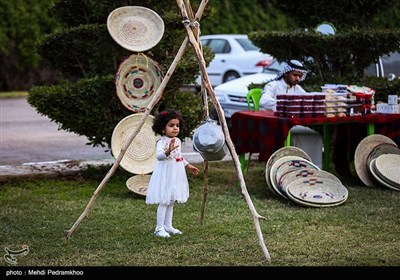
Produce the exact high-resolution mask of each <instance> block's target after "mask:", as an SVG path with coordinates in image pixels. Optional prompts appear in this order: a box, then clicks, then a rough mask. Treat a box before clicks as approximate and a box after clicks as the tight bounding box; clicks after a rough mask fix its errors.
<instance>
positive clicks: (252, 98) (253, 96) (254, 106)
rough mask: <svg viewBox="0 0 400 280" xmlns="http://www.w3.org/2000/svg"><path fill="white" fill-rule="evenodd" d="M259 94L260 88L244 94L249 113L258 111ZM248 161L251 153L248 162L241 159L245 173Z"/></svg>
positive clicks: (248, 165) (248, 164)
mask: <svg viewBox="0 0 400 280" xmlns="http://www.w3.org/2000/svg"><path fill="white" fill-rule="evenodd" d="M261 92H262V89H261V88H253V89H251V90H249V92H248V93H247V94H246V101H247V107H248V108H249V110H250V111H258V110H259V109H260V98H261ZM250 159H251V153H249V158H248V160H246V159H245V157H243V158H242V159H241V160H242V161H244V164H242V166H243V167H244V169H247V171H249V167H250ZM242 171H243V170H242Z"/></svg>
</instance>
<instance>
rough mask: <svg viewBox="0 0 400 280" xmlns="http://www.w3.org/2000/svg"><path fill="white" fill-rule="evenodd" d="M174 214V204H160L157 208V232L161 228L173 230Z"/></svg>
mask: <svg viewBox="0 0 400 280" xmlns="http://www.w3.org/2000/svg"><path fill="white" fill-rule="evenodd" d="M173 213H174V202H171V203H170V204H169V205H167V204H159V205H158V208H157V226H156V230H159V229H161V228H172V216H173Z"/></svg>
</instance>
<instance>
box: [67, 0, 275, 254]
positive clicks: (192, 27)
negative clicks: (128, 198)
mask: <svg viewBox="0 0 400 280" xmlns="http://www.w3.org/2000/svg"><path fill="white" fill-rule="evenodd" d="M176 2H177V5H178V7H179V9H180V11H181V14H182V17H183V25H184V27H185V29H186V32H187V36H186V38H185V39H184V41H183V42H182V45H181V47H180V48H179V50H178V53H177V55H176V56H175V58H174V60H173V62H172V63H171V65H170V68H169V69H168V71H167V73H166V75H165V77H164V79H163V81H162V82H161V84H160V86H159V88H158V89H157V91H156V93H155V95H154V97H153V99H152V100H151V101H150V103H149V104H148V106H147V107H146V110H145V112H144V113H143V115H142V117H141V119H140V121H139V123H138V124H137V126H136V129H135V130H134V131H133V133H132V134H130V136H129V137H128V138H127V140H126V143H125V146H124V147H123V148H122V149H121V152H120V153H119V155H118V157H117V159H116V160H115V162H114V164H113V165H112V167H111V168H110V170H109V171H108V173H107V174H106V176H105V177H104V178H103V180H102V181H101V183H100V184H99V186H98V187H97V189H96V190H95V192H94V194H93V195H92V197H91V199H90V201H89V203H88V205H87V206H86V208H85V210H84V211H83V213H82V214H81V215H80V216H79V218H78V219H77V220H76V222H75V223H74V224H73V226H72V227H71V228H70V229H69V230H67V231H66V235H67V238H70V237H71V235H72V234H73V232H74V230H75V229H76V228H77V227H78V226H79V224H80V223H81V222H82V220H83V219H84V218H85V217H86V216H87V215H88V214H89V211H90V209H91V208H92V206H93V204H94V202H95V200H96V198H97V197H98V195H99V193H100V191H101V190H102V189H103V188H104V186H105V185H106V184H107V182H108V181H109V179H110V178H111V177H112V175H113V174H114V173H115V171H116V170H117V168H118V166H119V164H120V162H121V160H122V158H123V157H124V155H125V152H126V151H127V149H128V147H129V145H130V144H131V143H132V141H133V140H134V139H135V137H136V135H137V134H138V133H139V131H140V130H141V128H142V127H143V124H144V123H145V121H146V118H147V117H148V116H149V114H150V112H151V110H152V109H153V108H154V106H155V105H156V104H157V103H158V102H159V101H160V99H161V97H162V93H163V91H164V89H165V87H166V85H167V83H168V81H169V79H170V78H171V76H172V73H173V72H174V71H175V68H176V66H177V64H178V63H179V61H180V59H181V58H182V55H183V54H184V51H185V49H186V46H187V44H188V42H190V43H191V45H192V47H193V48H194V50H195V53H196V57H197V60H198V63H199V67H200V71H201V76H202V81H203V85H204V87H205V89H206V91H207V95H208V96H209V97H210V100H211V102H212V103H213V105H214V107H215V109H216V111H217V114H218V118H219V121H220V123H221V127H222V130H223V132H224V134H225V142H226V144H227V146H228V149H229V151H230V154H231V157H232V159H233V162H234V166H235V169H236V172H237V175H238V177H239V181H240V187H241V190H242V194H243V196H244V198H245V200H246V203H247V205H248V207H249V209H250V212H251V214H252V216H253V222H254V225H255V228H256V233H257V237H258V240H259V244H260V246H261V248H262V251H263V253H264V255H265V258H266V259H267V261H271V257H270V255H269V252H268V249H267V247H266V245H265V242H264V238H263V235H262V231H261V226H260V222H259V220H260V219H265V217H263V216H261V215H259V214H258V213H257V211H256V209H255V207H254V204H253V202H252V200H251V198H250V195H249V193H248V191H247V188H246V183H245V181H244V177H243V173H242V169H241V167H240V162H239V157H238V155H237V153H236V150H235V147H234V145H233V142H232V140H231V138H230V135H229V131H228V126H227V123H226V120H225V115H224V112H223V110H222V108H221V105H220V104H219V102H218V99H217V98H216V97H215V93H214V90H213V88H212V86H211V83H210V80H209V78H208V74H207V71H206V63H205V60H204V56H203V52H202V50H201V47H200V42H199V41H198V39H197V37H198V36H197V35H198V34H199V29H198V28H199V24H198V21H200V19H201V16H202V14H203V12H204V8H205V6H206V5H207V3H208V0H202V2H201V3H200V6H199V8H198V11H197V13H196V15H195V16H194V15H193V12H192V8H191V5H190V0H185V2H183V0H176Z"/></svg>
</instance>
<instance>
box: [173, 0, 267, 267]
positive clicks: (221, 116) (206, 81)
mask: <svg viewBox="0 0 400 280" xmlns="http://www.w3.org/2000/svg"><path fill="white" fill-rule="evenodd" d="M176 2H177V4H178V7H179V8H180V10H181V14H182V17H183V19H184V22H186V21H187V20H188V19H189V17H188V14H187V11H186V9H185V5H184V3H183V0H176ZM184 26H185V28H186V31H187V34H188V36H189V42H190V43H191V44H192V47H193V48H194V50H195V53H196V57H197V60H198V63H199V66H200V70H201V75H202V80H203V82H204V86H205V88H206V90H207V92H208V95H209V97H210V99H211V102H212V103H213V105H214V107H215V109H216V110H217V114H218V118H219V121H220V123H221V127H222V129H223V131H224V134H225V141H226V143H227V146H228V148H229V151H230V153H231V156H232V159H233V162H234V165H235V168H236V172H237V175H238V177H239V181H240V187H241V190H242V194H243V196H244V198H245V200H246V202H247V205H248V207H249V209H250V212H251V214H252V216H253V222H254V225H255V228H256V233H257V237H258V239H259V244H260V246H261V249H262V251H263V253H264V255H265V258H266V259H267V261H271V257H270V255H269V252H268V249H267V247H266V245H265V242H264V238H263V235H262V231H261V226H260V222H259V219H261V218H262V219H265V218H264V217H263V216H261V215H259V214H258V213H257V210H256V209H255V207H254V204H253V202H252V200H251V198H250V195H249V193H248V191H247V188H246V183H245V181H244V177H243V173H242V169H241V167H240V161H239V157H238V155H237V153H236V150H235V146H234V145H233V142H232V140H231V137H230V135H229V130H228V126H227V124H226V120H225V115H224V112H223V110H222V108H221V105H220V104H219V102H218V99H217V98H216V97H215V93H214V90H213V88H212V86H211V83H210V80H209V78H208V74H207V69H206V63H205V60H204V57H203V52H202V51H201V49H200V48H199V46H198V42H197V41H196V37H195V36H194V34H193V30H192V29H191V27H190V24H184Z"/></svg>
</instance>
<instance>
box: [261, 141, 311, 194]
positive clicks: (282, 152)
mask: <svg viewBox="0 0 400 280" xmlns="http://www.w3.org/2000/svg"><path fill="white" fill-rule="evenodd" d="M284 156H298V157H302V158H304V159H306V160H309V161H311V158H310V156H309V155H307V153H306V152H304V151H303V150H302V149H300V148H297V147H294V146H288V147H282V148H280V149H278V150H276V151H275V152H274V153H273V154H272V155H271V156H270V157H269V159H268V161H267V163H266V165H265V177H266V180H267V186H268V187H269V188H270V190H272V192H275V189H274V188H273V187H272V184H271V181H270V179H269V173H270V170H271V167H272V165H273V164H274V163H275V161H277V160H278V159H280V158H281V157H284Z"/></svg>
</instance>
